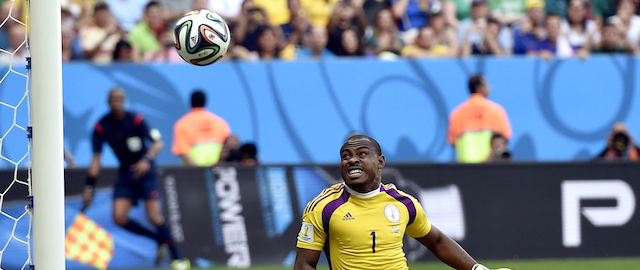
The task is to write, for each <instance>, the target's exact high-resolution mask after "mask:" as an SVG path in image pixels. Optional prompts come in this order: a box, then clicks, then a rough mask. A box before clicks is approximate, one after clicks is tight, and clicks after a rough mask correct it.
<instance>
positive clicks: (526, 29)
mask: <svg viewBox="0 0 640 270" xmlns="http://www.w3.org/2000/svg"><path fill="white" fill-rule="evenodd" d="M544 7H545V2H544V1H543V0H527V2H526V8H527V14H526V17H525V19H524V21H523V22H522V23H520V24H516V25H514V26H513V54H526V53H527V51H530V50H531V49H533V47H534V46H535V45H536V43H537V42H538V41H540V40H542V39H544V36H545V35H546V33H545V30H544V19H545V9H544Z"/></svg>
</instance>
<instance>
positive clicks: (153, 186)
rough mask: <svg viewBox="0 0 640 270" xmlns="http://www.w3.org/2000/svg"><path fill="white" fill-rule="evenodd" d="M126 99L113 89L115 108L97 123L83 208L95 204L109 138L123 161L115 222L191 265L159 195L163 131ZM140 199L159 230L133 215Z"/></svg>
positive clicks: (178, 265) (177, 264)
mask: <svg viewBox="0 0 640 270" xmlns="http://www.w3.org/2000/svg"><path fill="white" fill-rule="evenodd" d="M125 100H126V97H125V93H124V90H122V89H121V88H115V89H113V90H111V91H110V92H109V99H108V104H109V107H110V108H111V111H110V112H109V113H108V114H107V115H105V116H104V117H102V119H100V121H98V123H96V125H95V130H94V132H93V138H92V143H93V158H92V160H91V165H90V166H89V170H88V173H87V174H88V175H87V182H86V186H85V188H84V191H83V203H84V204H83V209H84V208H86V207H88V206H89V205H91V202H92V200H93V195H94V187H95V183H96V178H97V177H98V175H99V174H100V157H101V155H102V145H103V144H104V143H105V142H106V143H108V144H109V146H110V147H111V148H112V149H113V152H114V153H115V155H116V156H117V158H118V160H119V161H120V169H119V171H118V180H117V182H116V184H115V187H114V190H113V220H114V222H115V223H116V224H117V225H118V226H121V227H123V228H125V229H127V230H129V231H130V232H133V233H136V234H140V235H144V236H147V237H149V238H151V239H154V240H155V241H157V242H158V247H159V249H158V250H159V255H162V253H163V252H161V251H162V250H163V247H165V246H166V247H168V249H169V251H170V252H171V255H172V257H173V261H172V267H173V268H174V269H189V268H190V263H189V261H188V260H186V259H183V258H182V256H181V255H180V252H179V251H178V248H177V246H176V244H175V243H174V241H173V238H172V236H171V232H170V230H169V227H168V226H167V224H166V222H165V219H164V217H163V215H162V212H161V208H160V201H159V199H158V196H159V194H158V183H157V171H156V166H155V162H154V159H155V157H156V156H157V155H158V153H159V152H160V150H162V148H163V146H164V143H163V141H162V139H161V138H160V132H159V131H158V130H157V129H152V128H150V127H149V125H148V123H147V122H146V121H145V119H144V116H143V115H142V114H135V113H133V112H129V111H126V110H125V109H124V104H125ZM149 143H150V145H148V144H149ZM140 199H142V200H143V201H144V207H145V210H146V213H147V217H148V218H149V221H150V222H151V224H153V225H154V226H155V227H156V231H152V230H149V229H147V228H145V227H143V226H141V225H140V224H139V223H138V222H136V221H134V220H131V219H130V218H129V210H131V207H132V206H133V205H135V204H137V203H138V201H139V200H140ZM160 257H161V256H160ZM160 257H159V258H158V259H160ZM158 262H159V260H156V264H157V263H158Z"/></svg>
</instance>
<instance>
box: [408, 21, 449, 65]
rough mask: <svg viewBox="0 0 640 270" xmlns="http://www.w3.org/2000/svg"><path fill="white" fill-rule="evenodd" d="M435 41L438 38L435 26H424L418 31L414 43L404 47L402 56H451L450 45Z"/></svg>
mask: <svg viewBox="0 0 640 270" xmlns="http://www.w3.org/2000/svg"><path fill="white" fill-rule="evenodd" d="M435 43H436V38H435V31H434V30H433V27H431V26H423V27H422V28H420V32H418V37H417V38H416V40H415V41H414V45H410V46H405V47H404V48H403V49H402V56H404V57H408V58H425V57H438V56H449V53H450V48H449V47H447V46H445V45H439V44H435Z"/></svg>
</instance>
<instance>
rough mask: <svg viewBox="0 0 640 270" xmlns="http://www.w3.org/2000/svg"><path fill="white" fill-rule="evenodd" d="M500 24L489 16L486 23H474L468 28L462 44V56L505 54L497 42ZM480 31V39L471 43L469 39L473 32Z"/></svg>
mask: <svg viewBox="0 0 640 270" xmlns="http://www.w3.org/2000/svg"><path fill="white" fill-rule="evenodd" d="M501 28H502V26H501V25H500V22H499V21H498V20H496V19H493V18H490V19H489V20H488V21H487V23H486V24H484V25H483V24H480V25H474V26H472V27H471V28H469V31H467V34H465V36H464V41H463V44H462V52H461V55H462V56H469V55H497V56H499V55H505V54H506V52H505V50H504V49H503V48H502V47H501V46H500V43H498V35H499V34H500V29H501ZM478 32H479V33H480V34H481V36H482V40H480V42H477V43H471V41H470V40H469V39H470V37H471V36H472V35H473V34H474V33H478Z"/></svg>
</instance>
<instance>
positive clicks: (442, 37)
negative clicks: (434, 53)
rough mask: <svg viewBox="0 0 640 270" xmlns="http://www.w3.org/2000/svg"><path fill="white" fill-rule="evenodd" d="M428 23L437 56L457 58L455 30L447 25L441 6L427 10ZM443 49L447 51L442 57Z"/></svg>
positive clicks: (434, 6)
mask: <svg viewBox="0 0 640 270" xmlns="http://www.w3.org/2000/svg"><path fill="white" fill-rule="evenodd" d="M429 23H430V26H431V28H432V29H433V36H434V39H435V47H436V48H437V50H438V56H457V55H458V36H457V35H456V30H455V29H454V28H453V27H451V26H449V25H447V22H446V20H445V17H444V15H443V13H442V8H441V5H435V4H434V5H433V6H432V7H431V9H429ZM498 30H499V29H498ZM444 48H446V49H447V50H448V53H446V54H444V55H443V54H441V50H443V49H444Z"/></svg>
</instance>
